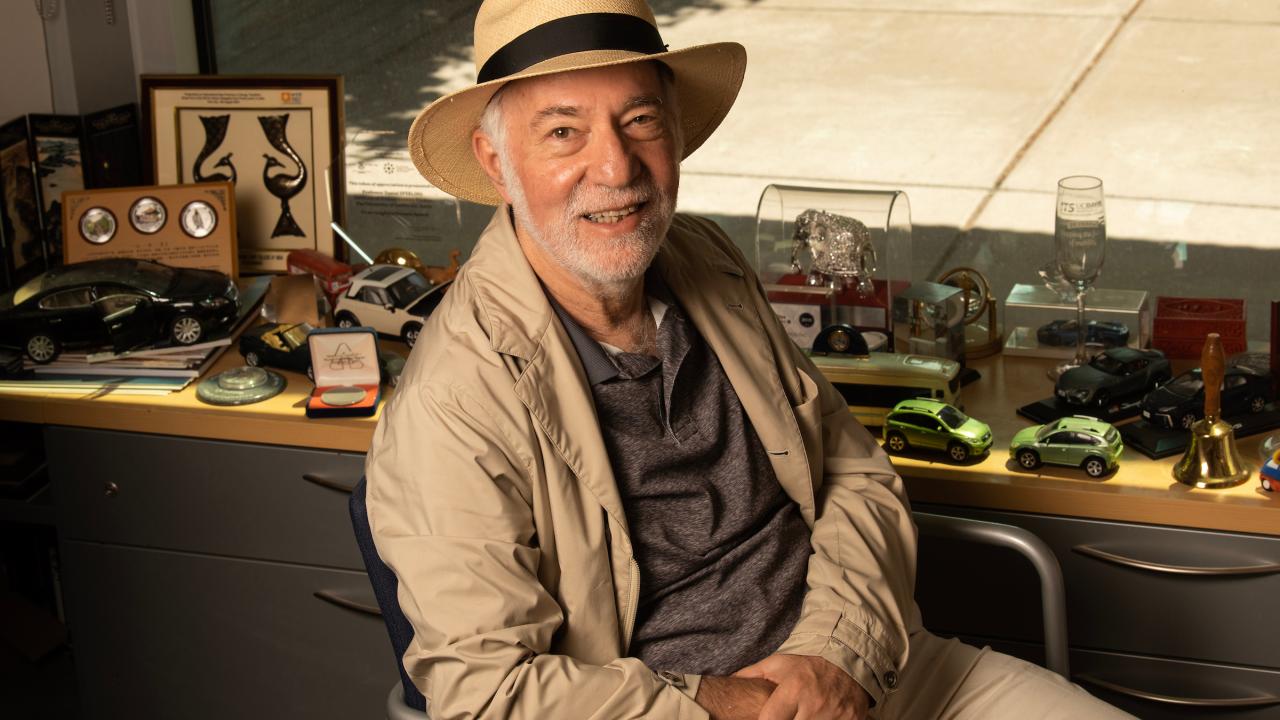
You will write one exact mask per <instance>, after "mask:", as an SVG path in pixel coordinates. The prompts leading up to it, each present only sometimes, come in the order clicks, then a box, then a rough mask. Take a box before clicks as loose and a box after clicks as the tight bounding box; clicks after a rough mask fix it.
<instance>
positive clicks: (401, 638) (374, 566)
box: [348, 478, 427, 712]
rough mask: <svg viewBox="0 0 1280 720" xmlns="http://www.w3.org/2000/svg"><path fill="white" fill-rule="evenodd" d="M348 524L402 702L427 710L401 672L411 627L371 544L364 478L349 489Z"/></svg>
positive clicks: (389, 574)
mask: <svg viewBox="0 0 1280 720" xmlns="http://www.w3.org/2000/svg"><path fill="white" fill-rule="evenodd" d="M348 507H349V509H350V511H351V527H352V529H354V530H355V533H356V544H357V545H359V546H360V556H361V557H363V558H364V568H365V571H366V572H368V573H369V582H370V584H372V585H373V594H374V597H376V598H377V600H378V608H379V609H380V610H382V620H383V622H384V623H385V624H386V626H387V634H388V635H390V636H391V648H392V650H394V651H395V661H396V670H398V671H400V687H401V688H403V690H404V703H405V705H408V706H409V707H411V708H413V709H415V710H421V711H423V712H425V711H426V709H427V699H426V698H424V697H423V696H422V693H420V692H418V688H417V687H415V686H414V684H413V681H411V680H410V679H409V674H408V673H406V672H405V671H404V652H405V650H407V649H408V648H409V643H410V641H412V640H413V626H412V625H410V624H409V619H408V618H406V617H405V616H404V613H403V612H402V611H401V610H400V600H399V598H398V597H397V596H396V589H397V588H398V587H399V582H398V581H397V580H396V574H395V573H394V572H392V571H391V568H389V567H387V565H386V563H384V562H382V558H380V557H378V549H377V548H376V547H374V545H373V530H372V529H370V527H369V508H368V506H367V505H366V504H365V480H364V478H360V482H358V483H356V486H355V487H354V488H352V490H351V502H350V503H349V506H348Z"/></svg>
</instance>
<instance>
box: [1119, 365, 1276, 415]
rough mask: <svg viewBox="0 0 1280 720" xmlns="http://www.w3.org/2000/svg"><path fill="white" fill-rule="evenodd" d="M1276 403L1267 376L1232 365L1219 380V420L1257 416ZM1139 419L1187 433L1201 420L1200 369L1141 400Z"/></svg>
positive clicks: (1201, 387)
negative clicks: (1241, 416)
mask: <svg viewBox="0 0 1280 720" xmlns="http://www.w3.org/2000/svg"><path fill="white" fill-rule="evenodd" d="M1275 399H1276V392H1275V383H1274V381H1273V378H1272V376H1271V373H1270V372H1267V371H1264V370H1257V369H1254V368H1251V367H1245V366H1241V365H1233V366H1231V367H1228V368H1227V372H1226V374H1225V376H1224V377H1223V379H1222V416H1223V417H1234V416H1236V415H1243V414H1244V413H1247V412H1251V413H1258V412H1262V411H1263V410H1265V409H1266V407H1267V403H1268V402H1271V401H1272V400H1275ZM1142 417H1143V418H1145V419H1146V420H1147V421H1149V422H1151V423H1154V424H1156V425H1159V426H1160V427H1165V428H1184V429H1190V427H1191V425H1192V424H1194V423H1195V421H1197V420H1199V419H1200V418H1202V417H1204V380H1203V379H1202V378H1201V377H1200V368H1196V369H1195V370H1188V371H1187V372H1184V373H1182V374H1181V375H1179V376H1178V377H1176V378H1174V379H1172V380H1170V381H1169V382H1167V383H1165V384H1164V385H1161V386H1160V387H1158V388H1156V389H1155V390H1152V391H1151V392H1149V393H1147V396H1146V397H1144V398H1142Z"/></svg>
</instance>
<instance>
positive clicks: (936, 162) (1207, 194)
mask: <svg viewBox="0 0 1280 720" xmlns="http://www.w3.org/2000/svg"><path fill="white" fill-rule="evenodd" d="M653 4H654V7H655V10H656V11H657V12H658V13H659V20H660V24H661V26H662V31H663V35H664V38H665V40H666V42H668V43H670V44H671V46H672V47H684V46H687V45H692V44H697V43H702V42H708V41H712V40H736V41H738V42H741V43H743V44H744V45H745V46H746V47H747V50H748V53H749V55H750V65H749V68H748V73H747V79H746V82H745V84H744V86H743V90H742V94H741V96H740V98H739V101H738V104H737V105H736V106H735V108H734V110H733V112H732V113H731V114H730V115H729V117H728V118H727V120H726V121H725V123H724V125H723V126H722V127H721V129H720V130H719V131H718V132H717V134H716V135H715V136H713V138H712V139H711V141H709V142H708V143H707V144H706V145H705V146H703V147H702V148H701V149H699V151H698V152H697V153H696V154H694V155H693V156H692V157H691V158H690V159H689V160H688V161H686V163H685V166H684V175H683V180H682V189H681V197H680V206H681V209H683V210H684V211H687V212H694V213H700V214H706V215H710V216H712V217H713V218H715V219H717V220H718V221H720V222H721V223H722V224H723V225H724V226H725V227H726V229H728V230H729V232H730V233H731V235H733V237H734V239H735V240H736V241H737V242H738V244H739V245H740V246H742V248H743V249H744V251H746V252H748V254H749V255H751V254H753V252H754V249H753V242H754V225H755V223H754V217H755V211H756V203H757V201H758V199H759V196H760V193H761V191H762V190H763V189H764V187H765V186H766V185H768V184H769V183H785V184H794V185H813V186H822V187H861V188H871V189H887V188H893V189H901V190H905V191H906V192H907V193H908V195H909V196H910V200H911V207H912V213H913V219H914V222H915V226H916V228H915V229H916V232H915V248H914V252H913V256H914V264H913V277H914V279H933V278H935V277H936V276H937V275H938V274H940V273H941V272H942V271H944V270H946V269H948V268H950V267H954V266H958V265H970V266H975V267H978V268H979V269H981V270H982V271H984V272H986V273H988V275H989V276H990V277H991V280H992V284H993V286H994V289H995V293H996V295H997V297H998V298H1000V299H1003V298H1004V296H1005V295H1006V294H1007V293H1008V290H1009V288H1010V287H1011V286H1012V285H1013V284H1014V283H1016V282H1035V281H1036V275H1035V268H1036V267H1038V266H1039V265H1041V264H1042V263H1044V262H1046V261H1048V260H1049V259H1050V258H1051V256H1052V232H1053V204H1054V189H1055V185H1056V181H1057V179H1058V178H1059V177H1062V176H1065V175H1071V174H1078V173H1083V174H1092V175H1097V176H1099V177H1101V178H1102V179H1103V181H1104V183H1105V187H1106V194H1107V211H1108V234H1109V237H1110V243H1109V248H1108V259H1107V265H1106V267H1105V269H1104V271H1103V275H1102V278H1101V279H1100V281H1099V285H1100V286H1103V287H1111V288H1139V289H1146V290H1149V291H1151V292H1152V293H1153V294H1156V295H1192V296H1206V297H1245V298H1246V299H1247V301H1248V305H1249V329H1250V333H1249V334H1250V337H1251V339H1253V340H1255V341H1261V340H1264V339H1266V338H1267V337H1268V333H1267V330H1266V327H1265V326H1266V323H1267V318H1268V308H1267V303H1268V302H1269V301H1270V300H1272V299H1275V298H1276V293H1275V292H1274V291H1273V290H1272V289H1271V288H1272V287H1273V286H1274V283H1273V281H1272V279H1271V276H1273V275H1274V274H1276V272H1277V271H1280V230H1277V228H1278V227H1280V174H1277V173H1275V172H1274V171H1273V170H1272V168H1271V167H1270V165H1271V164H1273V163H1275V162H1276V160H1278V159H1280V132H1277V129H1278V128H1280V3H1275V2H1266V1H1263V0H1235V1H1232V0H1058V1H1056V2H1055V1H1054V0H914V1H913V0H843V1H840V0H699V1H695V2H679V1H676V0H658V1H657V2H654V3H653ZM253 6H259V4H256V3H251V2H248V0H234V1H232V2H227V3H225V4H224V3H219V4H217V6H215V11H217V12H219V14H223V13H225V15H224V19H223V21H221V24H220V25H219V63H220V67H219V70H220V71H222V72H232V71H245V72H248V71H252V72H302V71H307V72H340V73H343V74H344V75H345V76H346V82H347V90H348V98H347V127H348V132H347V136H348V152H347V157H348V166H349V168H352V167H355V166H356V165H357V164H359V163H364V164H365V165H362V166H361V167H365V166H367V165H370V164H376V165H378V166H379V167H385V168H386V172H387V173H388V174H393V175H394V176H395V177H397V178H400V179H404V178H410V180H404V182H406V183H409V182H416V181H413V180H412V177H413V176H412V173H411V172H408V165H407V153H406V152H405V151H404V149H403V138H404V133H405V131H406V130H407V127H408V124H409V123H410V122H411V120H412V117H413V116H414V115H415V114H416V111H417V110H418V109H419V108H420V107H421V106H423V105H425V104H426V103H427V102H429V101H430V100H431V99H433V98H434V97H437V96H439V95H440V94H442V93H444V92H448V91H451V90H453V89H456V88H459V87H463V86H465V85H467V84H469V83H470V82H472V81H473V78H474V71H473V69H472V66H471V59H470V46H469V43H470V39H471V22H472V19H473V15H474V12H473V11H474V7H475V4H474V3H464V2H458V1H456V0H454V1H451V2H432V3H423V4H411V5H410V4H405V3H400V2H392V1H391V0H380V1H377V2H371V3H368V4H367V5H365V6H363V7H362V8H361V9H359V10H354V9H350V10H343V9H342V8H349V7H350V6H347V5H345V4H342V3H338V2H329V1H328V0H325V1H324V2H301V1H300V0H289V1H286V2H281V3H273V4H272V6H271V7H270V8H269V9H265V10H264V9H261V8H260V6H259V7H257V8H255V7H253ZM264 12H266V13H270V14H271V16H272V17H274V18H277V19H278V22H273V21H272V19H271V17H269V18H267V19H266V20H263V19H262V15H263V13H264ZM255 17H256V18H257V20H255V21H252V22H250V21H249V19H250V18H255ZM215 22H219V21H217V18H215ZM231 23H238V25H237V26H236V27H235V29H234V31H233V32H231V33H230V34H228V33H227V32H225V31H223V30H222V25H226V24H231ZM283 23H288V24H289V26H290V27H291V28H292V29H291V30H290V31H289V33H288V34H289V36H290V37H295V38H300V39H299V40H294V41H292V42H287V43H281V42H280V41H279V37H280V35H279V33H280V29H281V26H282V24H283ZM255 33H257V35H255ZM301 38H323V39H324V40H323V42H317V41H314V40H312V41H307V40H301ZM224 46H225V47H224ZM353 174H354V173H353ZM404 193H405V195H406V197H402V198H401V199H400V200H398V201H397V203H398V207H399V208H400V210H401V211H403V215H402V216H401V217H388V216H387V215H385V214H383V215H379V214H377V213H365V212H360V211H356V212H353V213H352V218H351V224H352V228H353V229H354V230H355V231H356V234H357V237H360V238H362V240H364V242H365V243H366V244H367V245H369V246H370V247H371V248H372V249H374V250H376V249H378V248H379V247H382V246H385V245H389V244H413V243H417V244H418V245H419V246H418V247H414V249H415V250H418V251H419V252H421V253H422V254H423V255H424V256H426V257H427V258H428V259H429V260H433V259H435V258H437V257H439V258H441V259H442V258H443V256H444V255H445V253H447V249H448V248H449V247H453V246H455V245H459V246H462V247H464V249H465V248H469V246H470V243H471V242H472V241H473V240H474V237H475V235H476V233H477V232H478V230H479V228H480V227H481V226H482V224H483V223H484V222H485V221H487V216H488V211H487V210H486V209H483V208H477V207H474V206H469V205H466V204H462V205H461V206H455V204H454V203H452V202H451V201H450V200H449V199H448V198H447V196H443V195H442V194H440V193H439V192H438V191H434V190H429V189H425V188H422V187H420V186H419V187H418V188H416V189H414V190H413V191H409V190H405V191H404ZM353 202H355V199H354V198H353V200H352V201H349V203H348V205H349V208H350V207H351V205H352V203H353ZM423 205H427V206H430V208H431V209H430V211H428V212H425V214H424V213H422V212H419V211H418V210H414V211H413V212H412V213H411V211H410V210H411V208H415V207H416V208H421V207H422V206H423ZM394 207H396V205H393V208H394ZM413 213H417V214H416V215H414V214H413ZM392 215H395V212H394V210H393V212H392ZM406 218H408V219H407V220H406ZM406 228H408V230H407V231H406ZM406 232H407V233H408V236H406ZM415 238H417V239H415Z"/></svg>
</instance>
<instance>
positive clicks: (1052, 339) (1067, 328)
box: [1036, 320, 1129, 347]
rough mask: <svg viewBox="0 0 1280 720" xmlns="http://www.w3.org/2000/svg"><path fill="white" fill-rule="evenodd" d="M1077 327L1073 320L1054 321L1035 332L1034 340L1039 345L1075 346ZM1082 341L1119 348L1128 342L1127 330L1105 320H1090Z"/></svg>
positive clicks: (1122, 326)
mask: <svg viewBox="0 0 1280 720" xmlns="http://www.w3.org/2000/svg"><path fill="white" fill-rule="evenodd" d="M1078 328H1079V325H1078V324H1077V323H1076V321H1075V320H1054V321H1053V322H1051V323H1049V324H1048V325H1042V326H1040V329H1039V330H1036V340H1037V341H1039V343H1040V344H1041V345H1075V344H1076V335H1078V334H1079V329H1078ZM1085 328H1086V330H1085V337H1084V341H1085V342H1087V343H1092V344H1095V345H1104V346H1106V347H1120V346H1121V345H1126V344H1128V342H1129V328H1127V327H1125V326H1124V325H1122V324H1120V323H1115V322H1108V321H1106V320H1101V321H1099V320H1090V321H1088V322H1087V323H1085Z"/></svg>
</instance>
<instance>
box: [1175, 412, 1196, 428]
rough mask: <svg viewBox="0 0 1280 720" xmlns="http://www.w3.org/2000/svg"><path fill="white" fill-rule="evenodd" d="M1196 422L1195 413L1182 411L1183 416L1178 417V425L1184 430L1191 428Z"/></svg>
mask: <svg viewBox="0 0 1280 720" xmlns="http://www.w3.org/2000/svg"><path fill="white" fill-rule="evenodd" d="M1195 424H1196V416H1195V413H1182V417H1180V418H1178V427H1181V428H1182V429H1183V430H1190V429H1191V426H1192V425H1195Z"/></svg>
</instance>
